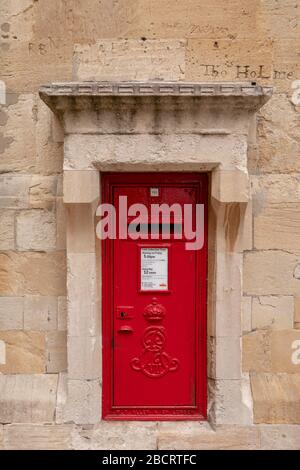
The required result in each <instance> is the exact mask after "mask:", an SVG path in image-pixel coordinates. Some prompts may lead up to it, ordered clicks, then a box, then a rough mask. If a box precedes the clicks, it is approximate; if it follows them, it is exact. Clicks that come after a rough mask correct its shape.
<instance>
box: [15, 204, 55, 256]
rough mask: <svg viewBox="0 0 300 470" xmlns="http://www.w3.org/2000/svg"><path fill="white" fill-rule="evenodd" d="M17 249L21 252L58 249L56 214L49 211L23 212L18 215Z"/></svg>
mask: <svg viewBox="0 0 300 470" xmlns="http://www.w3.org/2000/svg"><path fill="white" fill-rule="evenodd" d="M16 221H17V247H18V249H19V250H20V251H24V250H32V251H33V250H36V251H50V250H54V249H55V247H56V223H55V214H54V213H53V212H50V211H47V210H38V209H34V210H29V211H22V212H20V213H19V214H18V215H17V218H16Z"/></svg>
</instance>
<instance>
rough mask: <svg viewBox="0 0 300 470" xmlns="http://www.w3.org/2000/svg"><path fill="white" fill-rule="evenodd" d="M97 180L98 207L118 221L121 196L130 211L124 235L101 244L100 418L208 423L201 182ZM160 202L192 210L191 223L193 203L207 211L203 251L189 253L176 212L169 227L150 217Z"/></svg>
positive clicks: (145, 177)
mask: <svg viewBox="0 0 300 470" xmlns="http://www.w3.org/2000/svg"><path fill="white" fill-rule="evenodd" d="M101 179H102V182H101V184H102V202H104V203H110V204H113V205H114V207H115V210H116V221H118V220H119V216H120V197H121V196H123V199H124V196H126V198H127V199H126V200H127V206H128V213H127V215H126V218H125V225H126V229H127V233H128V236H127V237H126V238H124V237H123V238H120V236H119V235H120V230H119V229H117V231H116V238H115V239H109V238H107V239H105V240H102V295H103V297H102V298H103V300H102V319H103V331H102V334H103V418H104V419H117V420H120V419H123V420H178V419H185V420H186V419H198V420H199V419H205V418H206V394H207V391H206V375H207V373H206V289H207V287H206V283H207V184H208V183H207V175H206V174H201V173H199V174H192V173H186V174H185V173H181V174H177V173H172V174H169V173H168V174H166V173H155V174H154V173H146V174H144V173H143V174H142V173H135V174H128V173H122V174H103V175H102V178H101ZM135 204H143V206H144V207H146V209H147V210H148V217H146V215H145V212H143V214H140V213H139V219H138V221H137V219H136V217H135V216H134V211H135V209H136V207H137V206H134V205H135ZM162 204H165V205H167V207H170V208H172V207H175V206H173V205H174V204H176V207H177V209H178V207H179V208H181V209H182V214H184V207H185V206H186V205H189V206H190V207H191V208H192V212H191V213H192V216H193V218H195V217H194V215H195V211H196V205H197V204H198V205H199V204H201V205H202V207H204V219H203V225H204V226H203V227H201V229H202V230H204V243H203V246H202V247H201V249H196V250H194V249H187V238H186V236H185V230H184V229H185V227H184V225H185V224H187V223H188V222H190V221H187V220H186V219H185V218H184V217H180V215H179V213H177V214H176V213H175V212H176V211H170V220H169V224H166V223H165V221H164V220H162V218H161V217H160V216H159V215H158V216H157V215H155V216H153V211H152V207H153V205H156V207H157V205H159V206H161V205H162ZM130 208H131V209H130ZM179 212H180V211H179ZM123 223H124V220H123ZM193 224H194V222H193ZM117 225H118V224H117ZM123 229H124V227H123ZM168 229H169V233H167V232H168ZM123 232H124V230H123ZM137 233H139V235H140V236H139V237H137V236H136V234H137ZM180 233H183V236H182V237H180ZM123 235H124V234H123ZM131 235H133V237H131Z"/></svg>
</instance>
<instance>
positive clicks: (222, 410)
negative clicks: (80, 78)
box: [40, 81, 272, 429]
mask: <svg viewBox="0 0 300 470" xmlns="http://www.w3.org/2000/svg"><path fill="white" fill-rule="evenodd" d="M271 95H272V88H270V87H261V86H259V85H256V84H255V83H210V84H208V83H181V82H176V83H175V82H166V83H165V82H155V81H154V82H151V81H149V82H124V83H123V82H95V83H92V82H82V83H73V82H72V83H54V84H51V85H46V86H43V87H42V88H41V89H40V96H41V98H42V99H43V100H44V101H45V102H46V104H47V105H48V106H49V107H50V108H51V109H52V111H54V112H55V113H56V114H57V116H58V117H59V118H60V120H61V122H62V123H63V127H64V132H65V143H64V149H65V150H64V175H63V200H64V203H65V205H66V207H67V214H68V217H67V263H68V270H67V296H68V332H67V335H68V336H67V338H68V343H67V356H68V360H67V362H68V375H67V378H66V380H65V381H64V384H65V385H66V386H67V389H66V391H65V392H64V393H63V396H64V397H65V398H66V403H65V405H63V404H62V407H63V410H62V411H61V413H60V419H61V422H70V421H71V422H74V423H76V424H81V425H82V424H84V425H86V424H96V423H98V422H99V421H100V419H101V380H102V378H101V321H100V311H101V290H100V274H99V272H100V266H101V252H100V251H101V250H100V244H99V241H98V240H96V239H95V221H94V215H95V209H96V206H97V203H98V202H99V197H100V180H101V172H102V171H124V172H126V171H191V170H193V171H205V172H209V173H210V197H209V200H210V202H209V206H210V207H209V275H208V357H209V362H208V379H209V390H208V393H209V410H208V412H209V420H210V422H211V423H213V424H218V425H220V424H222V425H249V424H251V423H252V419H253V418H252V414H253V410H252V401H251V392H250V385H249V380H248V377H247V375H243V374H242V367H241V364H242V353H241V334H242V331H241V304H242V301H241V299H242V265H243V251H244V250H245V249H247V240H248V238H247V237H248V233H247V232H248V231H249V230H250V228H249V227H247V217H245V215H246V213H247V206H248V202H249V198H250V191H249V177H248V172H247V146H248V138H249V132H250V131H251V127H252V126H253V115H254V113H255V112H256V111H258V109H259V108H260V107H261V106H262V105H263V104H264V103H266V101H268V99H269V98H270V97H271ZM83 222H84V223H83ZM108 425H109V424H107V425H106V426H108ZM174 429H175V428H174Z"/></svg>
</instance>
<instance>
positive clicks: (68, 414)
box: [65, 380, 101, 424]
mask: <svg viewBox="0 0 300 470" xmlns="http://www.w3.org/2000/svg"><path fill="white" fill-rule="evenodd" d="M100 416H101V386H100V382H99V380H68V399H67V403H66V408H65V422H74V423H75V424H96V423H98V422H99V420H100Z"/></svg>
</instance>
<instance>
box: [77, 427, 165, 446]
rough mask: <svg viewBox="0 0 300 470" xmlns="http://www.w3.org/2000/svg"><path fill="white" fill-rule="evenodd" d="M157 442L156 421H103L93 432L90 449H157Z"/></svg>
mask: <svg viewBox="0 0 300 470" xmlns="http://www.w3.org/2000/svg"><path fill="white" fill-rule="evenodd" d="M82 434H83V433H82ZM156 442H157V432H156V425H155V423H124V422H123V423H122V422H121V423H120V422H119V423H118V422H114V423H112V422H110V423H105V422H104V421H102V422H101V423H100V424H99V425H98V426H97V428H96V429H95V431H94V432H93V436H92V438H91V446H90V449H91V450H105V449H108V448H109V449H112V450H126V449H128V450H129V449H130V450H138V449H156V448H157V447H156V445H157V444H156Z"/></svg>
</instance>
